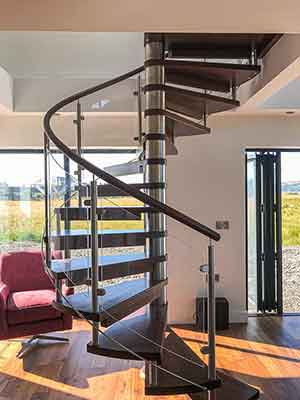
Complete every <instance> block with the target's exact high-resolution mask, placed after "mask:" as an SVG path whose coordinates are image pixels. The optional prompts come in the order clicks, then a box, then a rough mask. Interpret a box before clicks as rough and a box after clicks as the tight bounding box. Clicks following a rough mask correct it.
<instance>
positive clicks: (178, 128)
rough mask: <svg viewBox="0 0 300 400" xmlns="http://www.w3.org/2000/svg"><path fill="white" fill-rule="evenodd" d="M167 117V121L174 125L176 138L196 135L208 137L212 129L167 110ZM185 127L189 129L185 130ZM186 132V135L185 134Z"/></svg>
mask: <svg viewBox="0 0 300 400" xmlns="http://www.w3.org/2000/svg"><path fill="white" fill-rule="evenodd" d="M164 114H165V116H166V119H167V120H170V121H171V122H175V124H174V123H173V132H174V137H180V136H195V135H207V134H209V133H210V128H208V127H207V126H204V125H202V124H200V123H199V122H196V121H194V120H192V119H190V118H187V117H185V116H183V115H181V114H178V113H176V112H172V111H170V110H165V113H164ZM183 126H185V127H186V126H188V129H185V130H183V129H182V128H183ZM183 132H185V133H183ZM166 134H168V132H166Z"/></svg>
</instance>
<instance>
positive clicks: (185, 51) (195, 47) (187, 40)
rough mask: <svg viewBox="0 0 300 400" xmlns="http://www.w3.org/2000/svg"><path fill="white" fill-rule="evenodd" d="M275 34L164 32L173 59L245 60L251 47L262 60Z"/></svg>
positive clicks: (273, 42) (279, 35) (275, 36)
mask: <svg viewBox="0 0 300 400" xmlns="http://www.w3.org/2000/svg"><path fill="white" fill-rule="evenodd" d="M281 36H282V34H277V33H268V34H263V33H164V40H165V44H166V49H167V50H168V54H169V56H170V55H171V56H172V57H175V58H180V57H185V58H210V59H232V58H237V59H239V58H249V57H250V51H251V48H252V45H253V44H254V45H255V47H256V50H257V56H258V57H259V58H261V57H263V56H264V55H265V54H266V53H267V52H268V51H269V50H270V49H271V48H272V47H273V46H274V44H275V43H276V42H277V41H278V40H279V39H280V38H281Z"/></svg>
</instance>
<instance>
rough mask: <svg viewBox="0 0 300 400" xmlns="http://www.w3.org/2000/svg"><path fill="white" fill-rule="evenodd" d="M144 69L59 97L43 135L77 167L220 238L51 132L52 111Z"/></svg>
mask: <svg viewBox="0 0 300 400" xmlns="http://www.w3.org/2000/svg"><path fill="white" fill-rule="evenodd" d="M143 70H144V66H141V67H139V68H136V69H134V70H132V71H129V72H127V73H126V74H123V75H120V76H118V77H117V78H114V79H111V80H109V81H106V82H104V83H101V84H99V85H96V86H93V87H91V88H89V89H86V90H83V91H81V92H78V93H76V94H74V95H72V96H69V97H67V98H66V99H64V100H62V101H60V102H59V103H57V104H56V105H55V106H53V107H51V108H50V110H48V111H47V113H46V115H45V117H44V130H45V133H46V135H47V137H48V138H49V139H50V140H51V141H52V142H53V143H54V144H55V145H56V146H57V147H58V148H59V149H60V150H61V151H62V152H63V153H64V154H65V155H67V156H68V157H69V158H70V159H71V160H73V161H74V162H76V163H77V164H79V165H80V166H81V167H83V168H85V169H86V170H87V171H89V172H90V173H92V174H94V175H95V176H97V177H98V178H100V179H102V180H104V181H105V182H106V183H109V184H111V185H113V186H115V187H117V188H118V189H120V190H122V191H123V192H125V193H127V194H129V195H130V196H132V197H135V198H136V199H138V200H140V201H141V202H143V203H145V204H148V205H149V206H151V207H153V208H155V209H156V210H158V211H160V212H162V213H164V214H165V215H167V216H168V217H171V218H173V219H174V220H176V221H178V222H180V223H182V224H184V225H186V226H188V227H190V228H191V229H193V230H195V231H197V232H199V233H201V234H203V235H204V236H206V237H208V238H210V239H212V240H215V241H218V240H220V239H221V236H220V235H219V233H218V232H215V231H214V230H212V229H211V228H209V227H208V226H206V225H203V224H201V223H199V222H198V221H196V220H195V219H193V218H191V217H189V216H188V215H186V214H184V213H182V212H180V211H178V210H176V209H175V208H173V207H170V206H168V205H167V204H164V203H161V202H160V201H158V200H155V199H154V198H152V197H151V196H149V195H147V194H145V193H143V192H140V191H139V190H138V189H135V188H133V187H131V186H129V185H128V184H126V183H125V182H122V181H121V180H120V179H118V178H115V177H114V176H112V175H110V174H109V173H107V172H105V171H104V170H102V169H100V168H98V167H96V166H95V165H94V164H92V163H90V162H89V161H87V160H86V159H84V158H82V157H80V156H79V155H78V154H76V153H75V152H74V151H73V150H71V149H70V148H69V147H68V146H67V145H66V144H65V143H63V142H62V141H61V140H60V139H59V138H58V137H57V136H56V135H55V133H54V131H53V129H52V128H51V124H50V121H51V118H52V117H53V115H55V113H57V112H58V111H59V110H60V109H62V108H63V107H65V106H66V105H68V104H70V103H73V102H74V101H76V100H79V99H81V98H82V97H85V96H88V95H91V94H93V93H95V92H98V91H99V90H102V89H105V88H107V87H110V86H112V85H115V84H117V83H119V82H122V81H124V80H126V79H128V78H130V77H132V76H134V75H136V74H138V73H140V72H142V71H143Z"/></svg>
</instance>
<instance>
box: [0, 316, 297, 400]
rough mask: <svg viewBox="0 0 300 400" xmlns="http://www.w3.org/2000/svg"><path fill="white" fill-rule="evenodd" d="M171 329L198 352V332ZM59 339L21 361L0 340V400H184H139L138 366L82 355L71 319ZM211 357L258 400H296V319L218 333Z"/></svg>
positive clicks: (259, 321) (85, 335) (79, 328)
mask: <svg viewBox="0 0 300 400" xmlns="http://www.w3.org/2000/svg"><path fill="white" fill-rule="evenodd" d="M174 330H175V332H176V333H177V334H179V335H180V336H181V337H182V338H184V339H185V341H186V343H187V344H188V346H190V348H191V349H192V350H193V351H195V352H196V353H197V354H200V353H199V347H200V345H201V344H202V343H203V342H205V340H206V336H205V335H204V334H201V333H199V332H196V331H194V330H193V329H191V328H190V327H176V328H174ZM61 335H63V336H67V337H69V338H70V339H71V342H70V344H61V343H59V344H55V343H52V344H49V345H47V346H42V347H39V348H37V349H36V351H35V352H33V353H31V354H30V355H28V356H27V357H26V358H25V360H17V359H16V358H15V355H16V352H17V351H18V350H19V349H20V340H18V339H16V340H11V341H2V342H0V400H85V399H87V400H96V399H97V400H143V399H144V400H146V399H149V400H154V399H158V400H187V399H188V396H185V395H182V396H161V397H159V396H158V397H152V396H149V397H145V396H144V381H143V379H142V378H141V374H140V369H141V368H142V363H141V362H137V361H127V360H117V359H110V358H105V357H101V356H96V355H93V354H88V353H87V352H86V344H87V343H88V342H89V340H90V330H89V326H88V325H87V324H86V323H84V322H82V321H74V329H73V330H72V332H65V333H62V334H61ZM217 355H218V367H219V368H222V370H223V371H224V372H225V373H227V374H231V375H232V376H234V377H236V378H239V379H241V380H242V381H244V382H246V383H248V384H251V385H254V386H255V387H257V388H259V389H260V390H261V391H262V395H261V399H264V400H298V399H299V398H300V317H298V316H292V317H283V318H280V317H267V318H250V319H249V324H248V325H247V326H245V325H235V326H233V327H232V328H231V329H230V330H228V331H224V332H218V337H217ZM234 400H235V399H234ZM236 400H238V399H236Z"/></svg>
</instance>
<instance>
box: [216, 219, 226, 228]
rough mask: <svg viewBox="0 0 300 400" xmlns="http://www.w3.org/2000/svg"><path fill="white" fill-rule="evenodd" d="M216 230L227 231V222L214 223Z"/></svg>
mask: <svg viewBox="0 0 300 400" xmlns="http://www.w3.org/2000/svg"><path fill="white" fill-rule="evenodd" d="M216 229H218V230H226V229H229V221H216Z"/></svg>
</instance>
